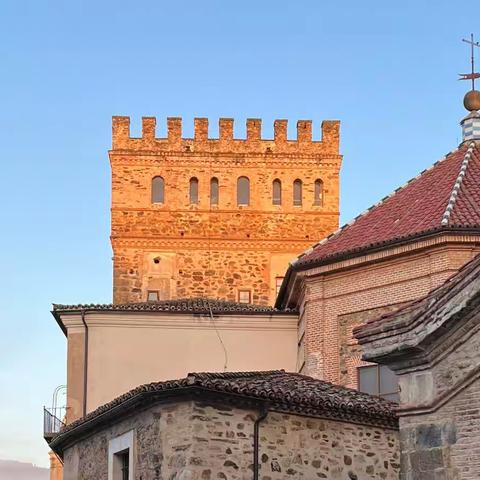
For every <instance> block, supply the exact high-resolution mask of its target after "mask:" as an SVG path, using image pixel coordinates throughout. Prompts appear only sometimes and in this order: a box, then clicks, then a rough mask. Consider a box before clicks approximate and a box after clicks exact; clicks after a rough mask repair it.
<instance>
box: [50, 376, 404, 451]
mask: <svg viewBox="0 0 480 480" xmlns="http://www.w3.org/2000/svg"><path fill="white" fill-rule="evenodd" d="M183 380H188V379H183ZM196 398H208V399H210V400H215V401H217V402H218V403H223V404H225V403H227V404H229V405H234V406H237V407H244V408H260V407H262V406H263V407H265V406H267V408H268V409H269V410H271V411H276V412H281V413H289V414H292V415H301V416H306V417H312V418H323V419H327V420H332V421H339V422H349V423H355V424H360V425H368V426H373V427H382V428H389V429H392V430H397V429H398V418H397V416H396V415H394V416H391V417H386V416H381V415H368V414H367V413H366V412H365V413H363V414H362V413H360V412H342V411H340V410H335V409H331V410H327V409H322V408H317V409H315V406H306V405H299V404H292V405H291V406H290V407H288V406H287V404H286V403H285V404H283V403H279V402H277V401H270V400H269V399H267V398H261V397H254V396H251V395H249V394H245V393H240V392H239V393H235V392H223V391H220V390H215V389H212V388H208V387H205V386H203V385H198V384H192V385H188V384H186V383H184V384H179V385H178V386H174V387H171V388H168V389H162V390H155V389H154V388H152V389H150V390H142V391H139V392H138V393H136V394H135V395H134V396H132V397H128V398H126V399H124V400H122V401H120V402H119V403H117V404H114V405H112V406H111V407H110V408H107V409H106V410H105V411H102V412H100V413H96V412H95V411H94V412H92V413H91V414H89V415H87V416H86V417H84V418H83V419H79V420H77V421H76V422H73V423H72V427H71V428H69V425H67V427H66V430H65V431H64V432H60V433H59V434H58V435H56V436H55V437H53V439H52V440H51V441H50V443H49V446H50V448H51V449H52V450H53V451H54V452H55V453H57V454H58V455H60V457H62V456H63V451H64V450H65V449H66V448H68V447H69V446H70V445H72V444H73V443H74V442H75V441H76V440H77V439H82V438H85V437H88V436H89V435H90V434H91V433H92V432H93V431H94V429H95V428H97V427H100V428H101V427H103V426H104V425H109V424H110V422H111V420H113V419H114V418H116V416H117V415H128V414H129V413H131V412H138V411H139V410H140V409H144V408H148V407H149V406H150V405H152V404H153V403H156V402H158V403H160V402H161V403H167V402H175V401H186V400H194V399H196ZM115 401H118V399H116V400H114V401H113V402H115ZM107 406H108V404H107ZM100 408H102V407H100Z"/></svg>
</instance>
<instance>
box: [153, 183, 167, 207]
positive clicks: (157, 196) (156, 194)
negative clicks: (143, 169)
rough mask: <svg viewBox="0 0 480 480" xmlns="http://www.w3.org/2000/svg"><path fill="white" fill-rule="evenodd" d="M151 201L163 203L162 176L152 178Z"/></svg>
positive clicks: (163, 188)
mask: <svg viewBox="0 0 480 480" xmlns="http://www.w3.org/2000/svg"><path fill="white" fill-rule="evenodd" d="M152 203H165V181H164V180H163V177H153V178H152Z"/></svg>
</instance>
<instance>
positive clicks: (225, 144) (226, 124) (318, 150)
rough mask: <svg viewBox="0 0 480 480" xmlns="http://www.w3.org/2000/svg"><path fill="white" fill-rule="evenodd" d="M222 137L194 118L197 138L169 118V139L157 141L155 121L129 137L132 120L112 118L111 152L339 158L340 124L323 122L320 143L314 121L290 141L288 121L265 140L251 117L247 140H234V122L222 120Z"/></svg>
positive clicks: (259, 125) (280, 123) (276, 125)
mask: <svg viewBox="0 0 480 480" xmlns="http://www.w3.org/2000/svg"><path fill="white" fill-rule="evenodd" d="M218 125H219V137H218V138H210V136H209V121H208V119H207V118H195V119H194V137H193V138H184V137H183V136H182V119H181V118H179V117H169V118H167V138H157V136H156V118H155V117H143V118H142V136H141V137H140V138H134V137H131V136H130V117H120V116H115V117H113V118H112V150H135V151H160V152H162V151H166V152H168V151H172V152H207V153H212V152H216V153H222V152H234V153H236V154H239V153H240V154H241V153H249V154H252V153H256V154H275V153H281V154H283V153H287V154H288V153H292V154H294V153H301V154H312V155H319V154H320V155H322V154H323V155H339V142H340V122H339V121H338V120H324V121H323V122H322V126H321V133H322V135H321V140H313V137H312V121H311V120H299V121H298V122H297V138H296V139H288V136H287V128H288V121H287V120H275V122H274V138H273V139H264V138H262V120H261V119H258V118H249V119H247V123H246V127H247V128H246V138H243V139H240V138H235V137H234V120H233V119H232V118H220V119H219V122H218Z"/></svg>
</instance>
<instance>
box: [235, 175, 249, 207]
mask: <svg viewBox="0 0 480 480" xmlns="http://www.w3.org/2000/svg"><path fill="white" fill-rule="evenodd" d="M237 205H238V206H247V205H250V180H249V179H248V178H247V177H239V178H238V180H237Z"/></svg>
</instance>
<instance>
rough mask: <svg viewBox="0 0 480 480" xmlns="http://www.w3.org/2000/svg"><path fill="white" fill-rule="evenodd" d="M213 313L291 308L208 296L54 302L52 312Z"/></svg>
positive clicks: (285, 311)
mask: <svg viewBox="0 0 480 480" xmlns="http://www.w3.org/2000/svg"><path fill="white" fill-rule="evenodd" d="M210 309H211V312H212V313H214V314H235V313H241V314H256V313H266V314H287V313H290V314H291V313H293V312H292V310H277V309H275V308H273V307H269V306H265V305H253V304H249V303H238V302H229V301H225V300H213V299H208V298H185V299H178V300H162V301H158V302H141V303H124V304H115V303H108V304H79V305H61V304H54V305H53V312H54V313H62V312H79V311H82V310H88V311H119V312H171V313H205V314H208V313H210Z"/></svg>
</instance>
